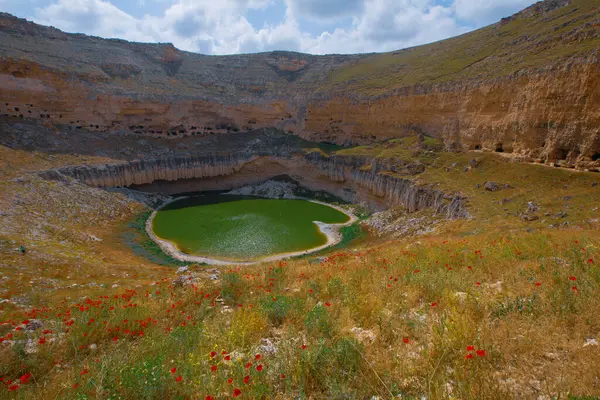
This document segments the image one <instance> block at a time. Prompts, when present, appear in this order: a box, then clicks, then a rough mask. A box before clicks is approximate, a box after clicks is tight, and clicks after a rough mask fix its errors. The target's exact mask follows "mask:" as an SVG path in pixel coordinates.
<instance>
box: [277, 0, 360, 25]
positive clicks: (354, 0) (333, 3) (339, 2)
mask: <svg viewBox="0 0 600 400" xmlns="http://www.w3.org/2000/svg"><path fill="white" fill-rule="evenodd" d="M286 3H287V6H288V8H289V9H290V10H291V12H292V14H293V15H296V16H299V17H304V18H311V19H314V20H327V19H337V18H340V17H348V16H352V17H354V16H356V15H358V14H360V13H362V12H363V10H364V7H365V1H364V0H327V1H323V0H287V1H286Z"/></svg>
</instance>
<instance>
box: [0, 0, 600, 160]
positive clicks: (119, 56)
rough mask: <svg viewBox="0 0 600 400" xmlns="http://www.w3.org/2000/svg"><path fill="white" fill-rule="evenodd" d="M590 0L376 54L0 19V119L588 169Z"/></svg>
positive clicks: (594, 142)
mask: <svg viewBox="0 0 600 400" xmlns="http://www.w3.org/2000/svg"><path fill="white" fill-rule="evenodd" d="M599 48H600V0H546V1H543V2H539V3H537V4H535V5H534V6H532V7H530V8H528V9H526V10H524V11H523V12H521V13H518V14H516V15H514V16H511V17H509V18H505V19H503V20H502V21H500V22H498V23H497V24H494V25H491V26H488V27H486V28H483V29H480V30H478V31H475V32H471V33H469V34H466V35H462V36H460V37H456V38H452V39H448V40H445V41H441V42H438V43H434V44H430V45H426V46H420V47H416V48H411V49H406V50H401V51H397V52H392V53H385V54H370V55H328V56H312V55H306V54H298V53H290V52H272V53H263V54H253V55H235V56H204V55H199V54H192V53H188V52H183V51H179V50H178V49H176V48H175V47H173V46H172V45H170V44H141V43H130V42H127V41H124V40H106V39H101V38H96V37H88V36H85V35H74V34H67V33H64V32H61V31H59V30H57V29H54V28H47V27H43V26H40V25H36V24H34V23H31V22H27V21H25V20H21V19H18V18H15V17H12V16H10V15H8V14H0V60H1V63H0V92H1V94H2V102H0V115H3V116H4V118H17V119H18V118H22V119H35V120H39V121H42V122H43V123H44V124H46V125H47V126H48V127H55V128H56V129H59V130H65V129H71V130H75V131H80V130H90V131H92V132H108V133H114V134H118V133H123V132H131V133H134V134H136V135H139V136H151V137H165V138H170V139H174V140H180V139H181V138H182V137H186V136H200V137H206V136H212V135H218V134H224V133H231V132H237V131H248V130H252V129H256V128H262V127H275V128H278V129H281V130H283V131H285V132H290V133H294V134H297V135H299V136H301V137H303V138H307V139H311V140H315V141H323V142H333V143H338V144H345V145H349V144H356V143H365V142H370V141H375V140H382V139H387V138H391V137H399V136H405V135H408V134H414V133H425V134H428V135H430V136H434V137H438V138H441V139H443V140H444V142H445V145H446V147H447V148H448V149H449V150H465V149H481V150H484V151H502V152H505V153H513V154H514V155H515V157H518V158H520V159H523V160H525V161H538V162H548V163H557V164H558V165H564V166H568V167H577V168H582V169H584V168H587V169H594V170H598V169H599V168H600V106H599V104H600V53H599V50H598V49H599Z"/></svg>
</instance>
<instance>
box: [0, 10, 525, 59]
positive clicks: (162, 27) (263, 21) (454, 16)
mask: <svg viewBox="0 0 600 400" xmlns="http://www.w3.org/2000/svg"><path fill="white" fill-rule="evenodd" d="M533 3H535V1H532V0H0V11H4V12H9V13H11V14H14V15H16V16H18V17H22V18H27V19H28V20H30V21H34V22H37V23H39V24H43V25H50V26H54V27H56V28H59V29H61V30H63V31H66V32H73V33H85V34H88V35H94V36H101V37H106V38H121V39H126V40H131V41H137V42H163V43H164V42H170V43H173V44H174V45H175V46H176V47H177V48H179V49H182V50H187V51H193V52H197V53H202V54H239V53H256V52H263V51H272V50H289V51H300V52H304V53H311V54H332V53H371V52H383V51H392V50H398V49H402V48H406V47H411V46H416V45H420V44H425V43H431V42H435V41H437V40H441V39H445V38H448V37H452V36H456V35H459V34H462V33H465V32H468V31H471V30H474V29H477V28H481V27H483V26H486V25H489V24H491V23H494V22H496V21H498V20H500V18H502V17H506V16H509V15H511V14H513V13H515V12H517V11H520V10H521V9H523V8H525V7H527V6H529V5H531V4H533Z"/></svg>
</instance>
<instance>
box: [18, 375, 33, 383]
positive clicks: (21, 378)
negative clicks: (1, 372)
mask: <svg viewBox="0 0 600 400" xmlns="http://www.w3.org/2000/svg"><path fill="white" fill-rule="evenodd" d="M30 378H31V374H30V373H26V374H25V375H23V376H22V377H20V378H19V380H20V381H21V384H22V385H24V384H26V383H27V382H29V379H30Z"/></svg>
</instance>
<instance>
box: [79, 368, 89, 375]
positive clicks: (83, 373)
mask: <svg viewBox="0 0 600 400" xmlns="http://www.w3.org/2000/svg"><path fill="white" fill-rule="evenodd" d="M87 373H88V370H87V369H84V370H83V371H81V372H80V373H79V375H85V374H87Z"/></svg>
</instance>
